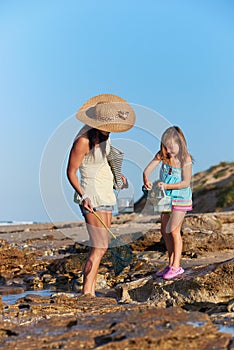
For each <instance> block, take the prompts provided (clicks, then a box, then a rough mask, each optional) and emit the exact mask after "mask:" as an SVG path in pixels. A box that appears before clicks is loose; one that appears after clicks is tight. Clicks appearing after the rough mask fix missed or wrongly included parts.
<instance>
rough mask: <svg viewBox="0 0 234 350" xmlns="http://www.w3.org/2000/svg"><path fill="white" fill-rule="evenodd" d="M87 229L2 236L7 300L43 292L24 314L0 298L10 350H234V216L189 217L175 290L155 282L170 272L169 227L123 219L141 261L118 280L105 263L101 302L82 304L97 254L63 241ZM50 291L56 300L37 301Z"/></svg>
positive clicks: (118, 220) (147, 219)
mask: <svg viewBox="0 0 234 350" xmlns="http://www.w3.org/2000/svg"><path fill="white" fill-rule="evenodd" d="M141 227H142V230H141ZM84 228H85V226H84V223H83V222H82V223H79V222H77V223H61V224H57V225H55V224H46V225H44V224H43V225H40V224H37V225H32V226H31V225H25V227H20V226H17V227H7V228H6V230H4V228H3V227H1V230H0V253H1V258H2V260H1V262H2V263H1V265H0V287H1V288H0V294H3V289H4V288H5V290H6V288H8V293H13V294H15V293H16V288H18V293H19V292H22V291H25V290H27V289H33V290H31V291H30V294H27V296H26V297H22V296H21V295H20V294H19V297H18V299H17V301H16V302H15V303H14V304H9V303H8V302H7V301H6V302H4V303H2V301H1V296H0V310H1V311H0V348H1V349H8V350H12V349H19V350H20V349H40V348H41V349H56V348H64V349H66V348H67V349H71V350H72V349H76V350H77V349H95V348H98V349H124V350H126V349H135V350H136V349H137V350H138V349H139V350H142V349H156V350H157V349H160V350H161V349H166V350H167V349H170V350H171V349H174V348H178V349H183V350H184V349H196V350H197V349H199V350H200V349H201V350H203V349H204V350H211V349H212V350H213V349H216V350H222V349H225V350H230V349H233V348H234V345H233V344H234V343H233V335H232V334H229V333H222V332H219V326H220V325H224V326H225V325H226V326H228V327H233V322H232V321H231V320H232V319H233V313H234V311H233V300H234V292H233V291H234V283H233V282H234V281H233V275H234V274H233V272H234V271H233V256H234V250H233V246H234V241H233V239H234V215H233V212H231V213H230V212H222V213H219V212H217V213H209V214H188V215H187V216H186V219H185V222H184V225H183V232H182V234H183V242H184V247H183V258H182V266H183V267H185V273H184V274H183V275H182V276H181V277H180V278H177V279H175V280H171V281H165V280H163V279H162V278H155V272H156V271H158V269H159V268H161V267H164V266H165V265H166V262H167V254H166V251H165V244H164V242H163V239H162V237H161V233H160V221H159V217H157V216H155V215H147V216H146V215H142V213H132V214H129V215H119V216H117V217H115V218H113V228H114V229H116V232H120V233H124V237H125V236H126V240H127V241H128V242H129V244H130V245H131V247H132V249H133V260H132V262H131V264H130V266H128V267H127V268H126V269H124V270H123V271H122V272H121V274H120V275H118V276H115V274H114V271H113V267H112V262H111V254H110V252H109V251H108V252H107V253H106V254H105V256H104V258H103V259H102V262H101V265H100V268H99V273H98V278H97V293H96V294H97V296H98V297H93V296H89V295H87V296H80V295H79V293H78V292H80V291H81V286H82V268H83V265H84V262H85V259H86V257H87V254H88V248H87V247H86V246H85V245H82V244H78V243H75V242H74V241H72V240H70V239H68V238H67V237H65V236H64V235H63V233H62V231H63V230H68V229H74V230H75V232H77V234H79V230H81V231H82V230H84ZM46 252H47V253H48V252H51V254H47V253H46ZM52 253H53V254H52ZM228 259H229V260H228ZM73 287H74V289H73ZM45 288H46V289H48V288H51V289H52V290H51V294H50V295H48V294H47V296H45V295H43V296H42V295H39V294H37V290H39V291H41V290H42V289H45ZM5 295H6V294H5ZM4 300H5V297H4Z"/></svg>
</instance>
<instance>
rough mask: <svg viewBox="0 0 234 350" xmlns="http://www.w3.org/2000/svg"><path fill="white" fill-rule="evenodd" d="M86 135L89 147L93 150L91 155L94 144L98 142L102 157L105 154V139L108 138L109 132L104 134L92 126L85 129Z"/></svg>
mask: <svg viewBox="0 0 234 350" xmlns="http://www.w3.org/2000/svg"><path fill="white" fill-rule="evenodd" d="M87 136H88V140H89V148H90V150H91V151H92V152H93V155H94V149H95V145H96V144H99V145H100V148H101V152H102V155H103V157H104V156H105V154H106V141H107V140H108V138H109V134H107V135H104V134H103V133H102V132H101V131H100V130H98V129H94V128H92V129H89V130H88V131H87Z"/></svg>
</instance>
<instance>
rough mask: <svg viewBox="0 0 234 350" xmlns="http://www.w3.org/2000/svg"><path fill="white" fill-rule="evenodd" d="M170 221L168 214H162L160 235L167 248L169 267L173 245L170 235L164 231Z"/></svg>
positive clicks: (172, 254)
mask: <svg viewBox="0 0 234 350" xmlns="http://www.w3.org/2000/svg"><path fill="white" fill-rule="evenodd" d="M169 220H170V214H167V213H162V215H161V233H162V236H163V239H164V242H165V245H166V248H167V253H168V258H169V265H170V266H172V264H173V260H174V253H173V251H174V244H173V240H172V237H171V235H170V233H168V232H167V231H166V228H167V225H168V221H169Z"/></svg>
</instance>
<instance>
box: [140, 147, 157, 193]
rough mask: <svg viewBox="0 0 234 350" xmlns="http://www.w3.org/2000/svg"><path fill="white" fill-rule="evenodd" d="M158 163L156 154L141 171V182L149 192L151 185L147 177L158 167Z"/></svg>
mask: <svg viewBox="0 0 234 350" xmlns="http://www.w3.org/2000/svg"><path fill="white" fill-rule="evenodd" d="M160 162H161V159H160V157H159V154H158V153H157V154H156V155H155V157H154V158H153V159H152V160H151V162H150V163H149V164H148V165H147V167H146V168H145V170H144V171H143V182H144V186H145V188H146V189H147V190H151V189H152V187H153V183H152V182H151V181H150V180H149V176H150V174H151V173H152V171H153V170H154V169H155V168H156V167H157V166H158V165H159V163H160Z"/></svg>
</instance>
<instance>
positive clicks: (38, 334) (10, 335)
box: [0, 295, 231, 350]
mask: <svg viewBox="0 0 234 350" xmlns="http://www.w3.org/2000/svg"><path fill="white" fill-rule="evenodd" d="M94 299H95V298H89V297H86V298H80V299H79V301H78V302H77V300H76V304H73V310H74V313H76V311H77V310H78V312H79V313H78V314H76V315H74V314H73V315H72V314H70V315H68V313H67V311H68V310H67V308H66V305H68V304H69V301H71V300H72V298H68V297H66V296H65V295H63V296H59V297H58V298H56V299H54V303H55V304H56V303H59V304H60V308H61V309H62V307H61V306H63V307H64V311H65V312H64V314H61V315H62V316H61V315H59V314H57V315H55V314H54V313H53V310H52V309H49V308H48V307H47V308H46V316H47V317H45V318H43V319H40V318H39V319H38V321H37V324H36V327H35V323H32V322H30V319H28V322H27V320H26V318H25V313H27V312H30V309H27V308H25V310H24V311H22V315H23V318H24V322H22V326H20V325H17V324H15V323H13V322H12V323H10V322H7V323H6V322H4V321H0V329H1V332H0V346H1V349H56V348H57V349H59V348H60V349H61V348H67V349H70V350H73V349H74V350H75V349H76V350H77V349H81V348H82V349H95V348H98V349H105V350H106V349H116V350H117V349H118V350H119V349H120V350H121V349H123V350H126V349H130V350H131V349H132V350H133V349H135V350H136V349H139V350H142V349H152V350H153V349H154V350H162V349H163V350H169V349H170V350H171V349H173V348H177V349H180V350H184V349H199V350H209V349H210V350H211V349H219V350H224V349H225V350H227V349H228V346H229V344H230V342H231V335H230V334H227V333H220V332H218V329H217V327H216V326H214V325H213V324H212V322H211V320H210V318H209V317H208V316H207V315H205V314H202V313H199V312H187V311H185V310H182V309H181V308H168V309H161V308H151V309H147V308H145V306H144V305H142V307H141V306H135V307H134V306H128V307H127V308H126V307H125V308H124V307H123V306H119V309H118V310H113V309H112V308H111V306H112V302H111V303H109V309H108V308H107V304H108V298H105V301H102V299H100V300H99V301H98V302H96V301H95V300H94ZM96 299H99V298H96ZM96 303H98V308H99V313H98V314H95V311H96V308H97V305H96ZM42 305H43V304H42ZM43 307H44V306H43ZM70 307H71V303H70ZM30 308H31V305H30ZM93 310H94V312H93ZM100 310H101V312H100ZM94 315H95V317H94ZM25 334H28V336H27V337H25ZM208 334H209V336H207V335H208Z"/></svg>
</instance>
